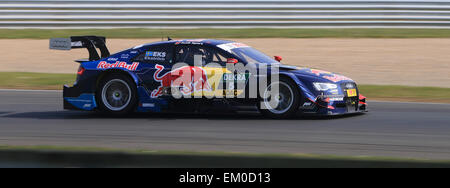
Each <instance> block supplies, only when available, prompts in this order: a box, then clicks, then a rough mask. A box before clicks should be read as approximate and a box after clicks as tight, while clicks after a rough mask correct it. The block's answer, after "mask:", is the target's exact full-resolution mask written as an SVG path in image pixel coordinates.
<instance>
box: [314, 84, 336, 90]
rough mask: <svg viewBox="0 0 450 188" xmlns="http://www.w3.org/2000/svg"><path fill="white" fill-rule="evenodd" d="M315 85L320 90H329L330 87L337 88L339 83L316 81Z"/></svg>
mask: <svg viewBox="0 0 450 188" xmlns="http://www.w3.org/2000/svg"><path fill="white" fill-rule="evenodd" d="M313 84H314V87H315V88H316V89H317V90H318V91H328V90H330V89H337V87H338V86H337V85H336V84H331V83H320V82H315V83H313Z"/></svg>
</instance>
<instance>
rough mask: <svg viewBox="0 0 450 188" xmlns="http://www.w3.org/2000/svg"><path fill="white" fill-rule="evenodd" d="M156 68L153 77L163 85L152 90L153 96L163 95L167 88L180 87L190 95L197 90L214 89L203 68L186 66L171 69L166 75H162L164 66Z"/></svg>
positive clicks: (182, 91) (185, 93)
mask: <svg viewBox="0 0 450 188" xmlns="http://www.w3.org/2000/svg"><path fill="white" fill-rule="evenodd" d="M155 68H156V71H155V74H154V75H153V79H154V80H155V81H157V82H159V83H161V86H159V87H158V88H157V89H155V90H153V91H152V94H151V96H152V97H153V98H156V97H159V96H161V95H163V92H164V89H165V88H180V91H181V93H182V94H184V95H190V94H192V93H194V92H197V91H212V89H211V86H210V85H209V83H208V76H207V73H206V71H205V70H204V69H203V68H200V67H194V66H184V67H180V68H177V69H175V70H172V71H169V72H167V73H165V74H164V75H160V74H161V72H162V71H163V70H164V66H162V65H156V66H155Z"/></svg>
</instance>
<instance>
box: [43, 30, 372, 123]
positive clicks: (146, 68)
mask: <svg viewBox="0 0 450 188" xmlns="http://www.w3.org/2000/svg"><path fill="white" fill-rule="evenodd" d="M75 48H86V49H87V50H88V52H89V58H88V59H82V60H77V61H76V62H78V63H80V67H79V70H78V73H77V74H78V77H77V80H76V82H75V84H74V86H73V87H68V86H64V109H70V110H85V111H100V112H106V113H109V114H127V113H130V112H197V113H207V112H212V111H218V112H222V111H223V112H238V111H259V112H261V113H262V114H264V115H266V116H268V117H271V118H287V117H292V116H295V115H299V114H317V115H339V114H350V113H361V112H366V111H367V103H366V98H365V97H364V96H363V95H361V94H360V93H359V91H358V87H357V85H356V83H355V82H354V81H353V80H351V79H350V78H347V77H345V76H342V75H338V74H334V73H331V72H327V71H322V70H317V69H310V68H298V67H293V66H287V65H283V64H281V63H280V62H281V60H282V58H281V57H279V56H275V58H270V57H269V56H267V55H265V54H263V53H261V52H259V51H258V50H256V49H254V48H252V47H250V46H247V45H245V44H242V43H236V42H232V41H225V40H206V39H197V40H172V39H170V38H169V39H168V40H167V41H162V42H156V43H151V44H144V45H140V46H136V47H134V48H131V49H127V50H124V51H122V52H119V53H116V54H113V55H110V53H109V51H108V48H107V47H106V39H105V37H97V36H78V37H70V38H66V39H65V38H55V39H50V49H57V50H71V49H75ZM97 49H98V51H100V54H99V53H98V51H97ZM180 62H181V63H183V66H177V63H180ZM208 63H213V64H214V65H220V66H208ZM237 63H240V64H242V65H243V66H245V67H253V68H255V67H256V68H259V69H258V70H257V71H240V72H239V71H234V70H230V69H229V68H228V66H229V65H234V64H237ZM261 67H264V68H265V69H266V70H265V71H261V70H260V69H261ZM275 69H276V71H275ZM274 76H276V78H277V79H272V78H275V77H274ZM252 80H253V81H256V82H253V81H252ZM261 80H265V82H260V81H261ZM255 83H256V84H255ZM238 85H241V86H244V87H239V86H238ZM252 85H255V87H253V86H252ZM261 86H263V87H261ZM275 86H276V87H275ZM255 88H256V89H255ZM271 88H278V89H277V90H275V89H271ZM252 90H255V92H252ZM272 90H274V91H276V92H275V93H273V92H272V93H270V94H268V92H269V91H272ZM252 93H257V95H254V94H252ZM180 96H182V97H180ZM186 96H190V97H186Z"/></svg>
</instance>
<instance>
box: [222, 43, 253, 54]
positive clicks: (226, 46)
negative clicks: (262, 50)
mask: <svg viewBox="0 0 450 188" xmlns="http://www.w3.org/2000/svg"><path fill="white" fill-rule="evenodd" d="M217 47H219V48H221V49H222V50H225V51H227V52H231V50H232V49H236V48H247V47H250V46H248V45H246V44H242V43H237V42H236V43H226V44H221V45H218V46H217Z"/></svg>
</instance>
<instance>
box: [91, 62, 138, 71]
mask: <svg viewBox="0 0 450 188" xmlns="http://www.w3.org/2000/svg"><path fill="white" fill-rule="evenodd" d="M138 66H139V63H136V62H134V63H133V64H131V65H129V64H127V62H120V61H117V62H116V63H107V62H106V61H102V62H100V63H99V64H98V65H97V69H110V68H124V69H127V70H130V71H136V69H137V67H138Z"/></svg>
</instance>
